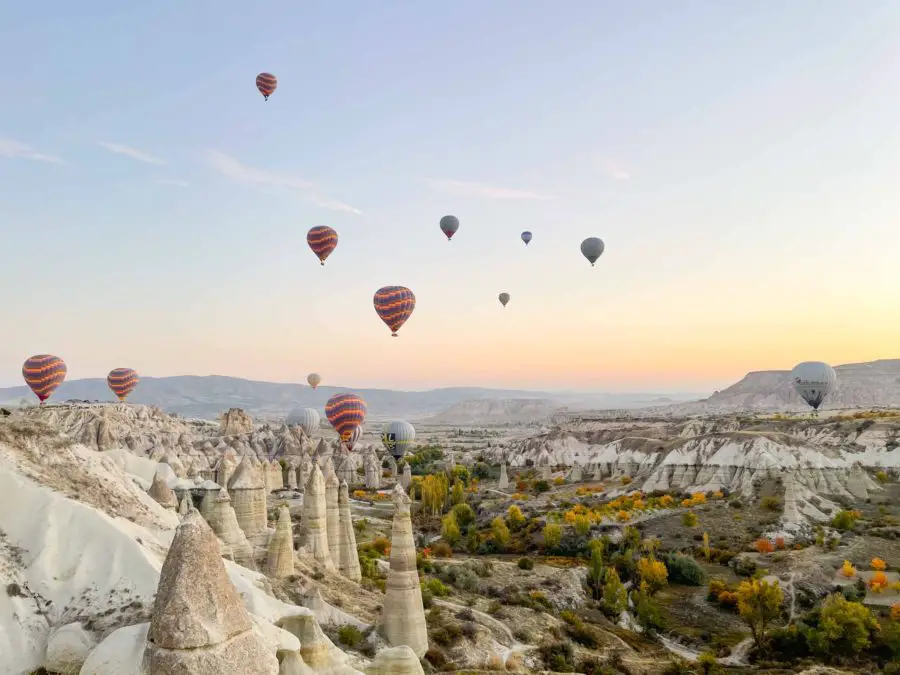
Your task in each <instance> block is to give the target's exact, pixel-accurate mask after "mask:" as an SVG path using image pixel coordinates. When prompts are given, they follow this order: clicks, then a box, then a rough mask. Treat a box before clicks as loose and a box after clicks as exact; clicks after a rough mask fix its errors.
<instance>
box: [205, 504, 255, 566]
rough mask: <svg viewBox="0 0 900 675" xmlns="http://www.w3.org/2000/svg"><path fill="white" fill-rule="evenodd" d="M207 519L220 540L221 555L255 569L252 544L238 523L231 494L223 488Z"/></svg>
mask: <svg viewBox="0 0 900 675" xmlns="http://www.w3.org/2000/svg"><path fill="white" fill-rule="evenodd" d="M208 521H209V526H210V527H211V528H212V530H213V532H215V533H216V536H217V537H218V538H219V540H220V541H221V542H222V555H224V556H225V557H230V558H231V559H232V560H233V561H234V562H236V563H237V564H238V565H242V566H244V567H246V568H247V569H251V570H254V569H256V561H255V560H254V558H253V546H252V545H251V544H250V542H249V541H248V540H247V536H246V535H245V534H244V531H243V530H242V529H241V528H240V525H238V521H237V516H236V515H235V513H234V508H232V506H231V496H230V495H229V494H228V490H226V489H225V488H222V489H221V490H219V494H218V495H217V496H216V500H215V503H214V505H213V507H212V513H211V514H210V517H209V518H208Z"/></svg>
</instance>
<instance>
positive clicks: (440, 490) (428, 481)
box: [421, 474, 450, 517]
mask: <svg viewBox="0 0 900 675" xmlns="http://www.w3.org/2000/svg"><path fill="white" fill-rule="evenodd" d="M449 489H450V486H449V482H448V480H447V476H446V474H431V475H429V476H425V479H424V480H423V481H422V487H421V492H422V507H423V508H424V509H425V510H426V511H427V512H429V513H430V514H431V515H432V516H433V517H437V516H439V515H441V512H442V511H443V510H444V506H446V504H447V499H448V496H449V495H448V491H449Z"/></svg>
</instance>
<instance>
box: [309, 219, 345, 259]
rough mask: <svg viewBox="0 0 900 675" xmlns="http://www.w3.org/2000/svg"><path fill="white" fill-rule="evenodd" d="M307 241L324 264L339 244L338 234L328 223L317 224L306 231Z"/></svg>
mask: <svg viewBox="0 0 900 675" xmlns="http://www.w3.org/2000/svg"><path fill="white" fill-rule="evenodd" d="M306 243H307V244H309V247H310V248H311V249H312V252H313V253H315V254H316V257H317V258H318V259H319V262H320V263H321V264H322V265H324V264H325V259H326V258H327V257H328V256H330V255H331V252H332V251H333V250H334V249H335V248H336V247H337V245H338V234H337V232H335V231H334V229H332V228H330V227H328V226H327V225H316V226H315V227H314V228H312V229H311V230H310V231H309V232H307V233H306Z"/></svg>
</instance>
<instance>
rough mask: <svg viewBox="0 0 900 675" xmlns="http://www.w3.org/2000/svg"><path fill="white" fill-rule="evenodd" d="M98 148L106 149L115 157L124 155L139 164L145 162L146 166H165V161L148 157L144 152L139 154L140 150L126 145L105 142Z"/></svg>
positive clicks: (101, 142)
mask: <svg viewBox="0 0 900 675" xmlns="http://www.w3.org/2000/svg"><path fill="white" fill-rule="evenodd" d="M100 147H102V148H106V149H107V150H109V151H110V152H114V153H116V154H117V155H125V156H126V157H131V159H136V160H137V161H139V162H147V164H157V165H162V164H165V161H164V160H162V159H160V158H159V157H154V156H153V155H148V154H147V153H146V152H141V151H140V150H135V149H134V148H129V147H128V146H127V145H119V144H118V143H107V142H106V141H100Z"/></svg>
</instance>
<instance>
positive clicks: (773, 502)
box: [759, 497, 781, 511]
mask: <svg viewBox="0 0 900 675" xmlns="http://www.w3.org/2000/svg"><path fill="white" fill-rule="evenodd" d="M759 505H760V506H761V507H762V508H764V509H765V510H766V511H780V510H781V500H780V499H778V497H763V499H762V501H761V502H760V503H759Z"/></svg>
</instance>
